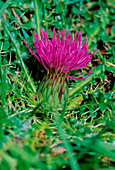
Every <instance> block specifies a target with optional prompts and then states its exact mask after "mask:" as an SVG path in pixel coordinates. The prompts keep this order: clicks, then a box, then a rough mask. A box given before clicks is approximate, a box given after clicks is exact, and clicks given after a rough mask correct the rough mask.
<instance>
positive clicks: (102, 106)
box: [0, 0, 115, 170]
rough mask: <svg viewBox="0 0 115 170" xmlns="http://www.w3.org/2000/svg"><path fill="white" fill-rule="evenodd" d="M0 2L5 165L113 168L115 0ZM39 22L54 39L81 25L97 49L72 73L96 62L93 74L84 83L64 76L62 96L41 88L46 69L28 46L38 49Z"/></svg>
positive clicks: (0, 155) (0, 145) (4, 168)
mask: <svg viewBox="0 0 115 170" xmlns="http://www.w3.org/2000/svg"><path fill="white" fill-rule="evenodd" d="M0 6H1V9H0V169H1V170H8V169H16V170H23V169H24V170H30V169H41V170H58V169H67V170H68V169H72V170H95V169H96V170H97V169H100V170H109V169H114V168H115V84H114V81H115V58H114V57H115V16H114V10H115V4H114V0H106V1H105V0H97V1H91V0H81V1H77V0H71V1H70V0H68V1H67V0H63V1H61V0H57V1H55V0H50V1H46V0H41V1H37V0H30V1H27V0H23V1H22V0H16V1H11V0H6V1H1V2H0ZM40 27H41V28H43V29H44V30H46V29H47V33H48V36H49V37H50V30H51V29H53V28H54V27H55V28H56V30H58V29H62V28H65V29H66V30H68V29H70V31H71V32H73V33H74V32H75V31H76V30H78V31H79V30H81V31H82V34H83V39H84V37H85V35H87V37H88V42H89V49H91V48H93V49H97V50H98V52H97V53H96V54H95V55H94V57H93V59H92V62H91V63H90V64H89V65H88V66H87V67H86V68H84V69H82V70H75V71H73V72H72V73H71V75H72V76H75V75H78V76H80V75H86V74H87V73H88V72H89V70H90V68H91V67H92V66H95V68H94V70H93V72H92V73H91V74H90V75H89V76H88V77H87V78H86V80H85V81H73V80H67V85H68V89H67V86H66V87H65V93H64V95H63V98H62V101H61V102H59V101H58V97H57V96H58V93H53V95H52V96H51V95H50V90H51V89H50V88H46V89H45V90H46V91H42V92H41V90H40V89H42V88H43V87H42V85H44V84H43V82H44V79H43V77H45V75H46V70H45V69H44V68H43V67H42V66H41V65H40V64H39V62H38V61H37V60H36V59H35V57H34V56H32V55H31V54H30V53H29V51H28V49H27V47H26V46H25V44H24V41H26V42H27V43H28V44H29V46H30V47H31V48H33V41H32V39H33V31H35V32H37V33H38V34H40ZM33 49H34V48H33ZM44 87H48V85H47V84H45V85H44ZM56 89H57V87H56V88H55V89H54V91H53V92H55V91H57V90H56Z"/></svg>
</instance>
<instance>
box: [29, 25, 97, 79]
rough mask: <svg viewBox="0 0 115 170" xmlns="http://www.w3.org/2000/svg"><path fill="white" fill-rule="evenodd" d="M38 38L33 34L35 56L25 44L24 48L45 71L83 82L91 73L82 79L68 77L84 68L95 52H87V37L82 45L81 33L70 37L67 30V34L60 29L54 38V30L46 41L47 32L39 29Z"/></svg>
mask: <svg viewBox="0 0 115 170" xmlns="http://www.w3.org/2000/svg"><path fill="white" fill-rule="evenodd" d="M40 36H41V38H40V37H39V36H38V34H37V33H34V38H35V40H33V42H34V48H35V49H36V52H37V54H36V53H34V52H33V51H32V49H31V48H30V47H29V46H28V45H27V44H26V46H27V47H28V48H29V51H30V52H31V53H32V54H33V55H34V56H35V57H36V58H37V60H38V61H39V62H40V63H41V64H42V65H43V66H44V67H45V68H46V70H47V71H53V72H55V73H56V74H59V75H63V74H64V75H66V77H68V78H71V79H74V80H85V78H86V77H87V76H88V75H89V74H90V73H91V72H90V73H89V74H88V75H87V76H85V77H83V78H78V77H73V76H70V75H69V74H70V72H71V71H72V70H75V69H79V68H83V67H85V66H86V65H87V64H88V63H89V62H90V61H91V59H92V56H93V55H94V54H95V53H96V50H95V51H94V52H93V53H92V49H91V50H90V52H88V40H87V36H86V37H85V42H84V44H83V45H82V33H81V31H80V32H79V33H78V35H77V31H76V32H75V34H74V35H72V34H71V33H70V31H69V30H68V33H67V32H66V30H65V29H62V30H61V31H59V30H58V36H57V37H56V31H55V28H54V29H53V32H51V39H48V35H47V32H45V31H44V30H43V29H41V30H40ZM91 71H92V70H91Z"/></svg>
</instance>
